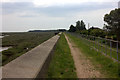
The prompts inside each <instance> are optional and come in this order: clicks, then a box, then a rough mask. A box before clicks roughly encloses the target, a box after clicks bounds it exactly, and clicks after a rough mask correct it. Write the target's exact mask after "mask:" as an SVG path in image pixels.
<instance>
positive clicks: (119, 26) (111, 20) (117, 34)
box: [68, 8, 120, 41]
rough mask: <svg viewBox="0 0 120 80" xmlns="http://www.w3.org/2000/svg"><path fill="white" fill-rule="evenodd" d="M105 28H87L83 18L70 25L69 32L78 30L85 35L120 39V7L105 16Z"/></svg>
mask: <svg viewBox="0 0 120 80" xmlns="http://www.w3.org/2000/svg"><path fill="white" fill-rule="evenodd" d="M104 21H105V22H106V23H105V24H104V27H103V29H100V28H96V27H93V26H92V27H91V28H89V29H86V27H85V23H84V22H83V20H81V21H77V22H76V25H75V26H74V25H71V26H70V27H69V30H68V31H69V32H77V33H80V34H85V35H92V36H96V37H103V38H109V39H114V40H119V41H120V8H119V9H115V10H112V11H111V12H110V13H109V14H106V15H105V16H104Z"/></svg>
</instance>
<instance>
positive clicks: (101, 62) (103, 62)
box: [67, 34, 119, 78]
mask: <svg viewBox="0 0 120 80" xmlns="http://www.w3.org/2000/svg"><path fill="white" fill-rule="evenodd" d="M67 36H68V37H69V38H70V39H71V40H72V41H73V42H74V43H75V44H76V45H77V46H78V48H79V49H80V50H81V51H82V52H83V53H84V54H85V55H86V56H87V57H91V58H89V59H90V60H91V62H92V64H93V65H94V66H95V68H97V69H98V70H99V71H100V72H101V73H102V74H103V75H105V77H107V78H119V75H118V73H119V72H118V69H119V66H118V63H117V62H113V60H111V59H109V58H107V57H106V56H104V55H102V54H101V53H99V52H97V51H95V50H93V49H91V48H90V47H89V46H88V45H86V44H85V40H82V39H80V38H77V37H75V36H72V35H70V34H67Z"/></svg>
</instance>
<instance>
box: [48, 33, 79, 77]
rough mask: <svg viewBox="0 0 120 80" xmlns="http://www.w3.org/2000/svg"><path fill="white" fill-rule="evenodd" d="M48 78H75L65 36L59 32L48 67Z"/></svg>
mask: <svg viewBox="0 0 120 80" xmlns="http://www.w3.org/2000/svg"><path fill="white" fill-rule="evenodd" d="M47 77H48V78H77V76H76V72H75V66H74V62H73V58H72V56H71V53H70V49H69V46H68V44H67V41H66V39H65V36H64V35H63V34H61V36H60V39H59V41H58V43H57V44H56V50H55V52H54V56H53V58H52V61H51V63H50V66H49V69H48V74H47Z"/></svg>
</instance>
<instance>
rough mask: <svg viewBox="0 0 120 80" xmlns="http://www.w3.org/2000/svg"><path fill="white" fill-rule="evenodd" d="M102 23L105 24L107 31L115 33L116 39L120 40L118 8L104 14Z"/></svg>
mask: <svg viewBox="0 0 120 80" xmlns="http://www.w3.org/2000/svg"><path fill="white" fill-rule="evenodd" d="M104 21H105V22H107V25H106V27H105V28H106V29H107V31H109V32H113V33H115V34H116V36H117V39H118V40H120V8H119V9H115V10H112V11H111V12H110V13H109V14H106V15H105V16H104Z"/></svg>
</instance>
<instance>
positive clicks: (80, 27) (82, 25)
mask: <svg viewBox="0 0 120 80" xmlns="http://www.w3.org/2000/svg"><path fill="white" fill-rule="evenodd" d="M76 28H77V31H81V30H86V28H85V23H84V22H83V20H81V21H77V22H76Z"/></svg>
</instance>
